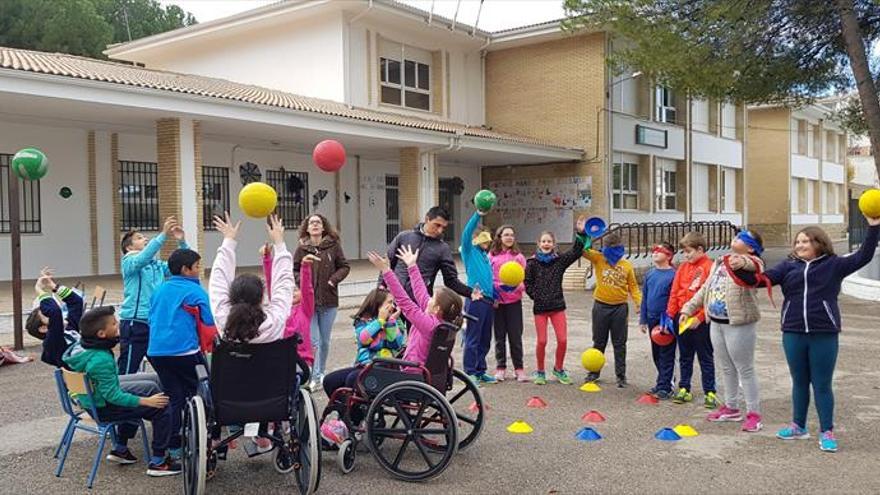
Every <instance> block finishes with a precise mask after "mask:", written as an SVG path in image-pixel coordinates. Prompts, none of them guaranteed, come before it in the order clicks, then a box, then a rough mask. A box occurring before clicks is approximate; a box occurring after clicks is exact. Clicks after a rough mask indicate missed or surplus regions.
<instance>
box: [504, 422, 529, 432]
mask: <svg viewBox="0 0 880 495" xmlns="http://www.w3.org/2000/svg"><path fill="white" fill-rule="evenodd" d="M507 431H508V432H510V433H531V432H533V431H535V430H533V429H532V427H531V426H529V424H528V423H526V422H525V421H522V420H520V421H514V422H513V423H510V426H508V427H507Z"/></svg>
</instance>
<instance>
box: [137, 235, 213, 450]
mask: <svg viewBox="0 0 880 495" xmlns="http://www.w3.org/2000/svg"><path fill="white" fill-rule="evenodd" d="M200 260H201V256H199V254H198V253H196V252H195V251H192V250H190V249H178V250H177V251H174V252H173V253H171V256H169V257H168V269H169V271H170V272H171V278H170V279H168V281H167V282H165V283H164V284H162V285H160V286H159V288H158V290H156V293H155V294H153V300H152V301H151V305H150V315H149V323H150V339H149V346H148V347H147V357H148V359H149V360H150V364H151V365H152V366H153V369H155V370H156V373H157V374H158V375H159V380H161V381H162V388H163V389H164V390H165V393H166V394H168V399H169V401H170V405H171V415H172V425H171V440H170V442H169V444H168V446H169V448H170V449H171V456H172V458H175V459H176V458H179V453H180V418H181V416H180V415H181V411H182V410H183V406H184V404H185V403H186V401H187V399H189V398H190V397H192V396H193V395H195V393H196V388H197V386H198V377H197V376H196V365H198V364H203V363H204V360H203V358H202V354H201V352H200V350H199V331H198V327H199V324H201V325H205V326H209V327H213V326H214V318H213V316H212V314H211V305H210V304H209V302H208V293H207V292H205V289H203V288H202V285H201V283H200V281H199V273H200V272H201V261H200ZM196 318H199V319H200V320H197V319H196Z"/></svg>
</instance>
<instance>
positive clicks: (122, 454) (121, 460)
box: [107, 449, 138, 464]
mask: <svg viewBox="0 0 880 495" xmlns="http://www.w3.org/2000/svg"><path fill="white" fill-rule="evenodd" d="M107 460H108V461H110V462H115V463H116V464H134V463H136V462H137V461H138V458H137V457H135V456H134V454H132V453H131V451H130V450H128V449H125V450H118V449H116V450H113V451H111V452H110V453H109V454H107Z"/></svg>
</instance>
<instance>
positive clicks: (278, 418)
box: [182, 335, 321, 495]
mask: <svg viewBox="0 0 880 495" xmlns="http://www.w3.org/2000/svg"><path fill="white" fill-rule="evenodd" d="M298 342H299V336H296V335H295V336H293V337H291V338H288V339H285V340H279V341H275V342H270V343H266V344H244V343H237V342H228V341H223V340H220V341H219V342H218V343H217V345H215V348H214V352H213V354H212V356H211V365H210V373H209V371H208V370H207V369H205V367H204V366H201V365H200V366H198V367H197V369H196V371H197V374H198V377H199V386H198V392H197V394H196V395H195V396H194V397H192V398H191V399H190V400H189V401H188V402H187V404H186V408H185V410H184V411H183V422H182V423H183V455H182V468H183V476H182V478H183V483H184V493H186V494H188V495H202V494H203V493H204V492H205V484H206V481H207V479H209V478H211V477H213V475H214V473H215V472H216V469H217V464H218V461H221V460H226V454H227V452H228V449H229V444H230V443H231V442H232V441H233V440H235V439H237V438H239V437H241V436H242V435H243V434H244V432H245V428H244V426H245V425H246V424H248V423H260V429H259V434H260V436H262V437H266V438H269V439H270V440H271V442H272V449H271V450H270V451H268V452H264V453H273V454H272V455H273V464H274V466H275V470H276V471H278V472H279V473H282V474H288V473H291V472H293V473H294V476H295V478H296V485H297V487H298V488H299V492H300V493H301V494H311V493H314V492H315V491H316V490H317V489H318V483H319V482H320V478H321V449H320V445H319V442H320V436H319V433H318V423H317V418H316V407H315V402H314V400H313V399H312V397H311V395H310V394H309V393H308V392H307V391H306V390H305V389H304V388H303V387H302V385H303V384H305V383H308V380H309V373H310V370H309V366H308V364H306V363H305V361H303V360H302V359H301V358H300V357H299V354H298V353H297V352H296V346H297V343H298ZM268 425H272V426H273V431H271V432H269V431H268ZM224 426H227V427H230V428H228V430H229V431H230V434H229V436H227V437H226V438H221V429H222V427H224ZM245 450H246V451H247V454H248V456H249V457H253V456H256V455H260V454H261V453H260V452H257V451H256V450H253V449H250V450H249V449H247V448H246V449H245Z"/></svg>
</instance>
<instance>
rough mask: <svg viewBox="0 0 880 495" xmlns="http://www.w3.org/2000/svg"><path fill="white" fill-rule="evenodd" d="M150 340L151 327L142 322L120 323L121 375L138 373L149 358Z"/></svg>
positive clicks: (118, 361)
mask: <svg viewBox="0 0 880 495" xmlns="http://www.w3.org/2000/svg"><path fill="white" fill-rule="evenodd" d="M149 340H150V326H149V325H147V324H146V323H144V322H142V321H136V320H122V321H120V322H119V358H118V359H117V365H118V366H119V374H120V375H130V374H132V373H137V372H138V371H140V369H141V363H142V362H143V360H144V358H145V357H146V356H147V345H148V344H149Z"/></svg>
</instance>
